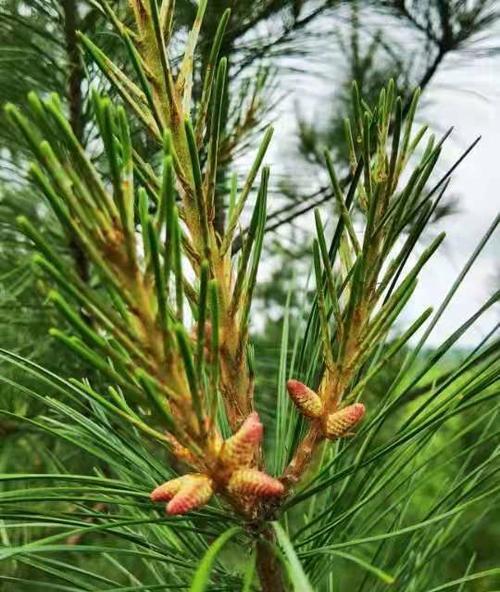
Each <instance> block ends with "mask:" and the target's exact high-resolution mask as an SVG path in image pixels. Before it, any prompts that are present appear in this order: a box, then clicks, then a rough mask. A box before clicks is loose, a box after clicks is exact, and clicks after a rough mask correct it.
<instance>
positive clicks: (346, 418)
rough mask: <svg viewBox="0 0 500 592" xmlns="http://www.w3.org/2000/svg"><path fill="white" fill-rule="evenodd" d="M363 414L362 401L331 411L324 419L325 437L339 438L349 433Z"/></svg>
mask: <svg viewBox="0 0 500 592" xmlns="http://www.w3.org/2000/svg"><path fill="white" fill-rule="evenodd" d="M364 414H365V406H364V405H363V403H354V404H353V405H348V406H347V407H344V408H343V409H339V411H336V412H335V413H332V414H331V415H329V416H328V417H327V420H326V437H327V438H330V440H335V439H336V438H341V437H342V436H345V435H347V434H348V433H349V431H350V430H351V428H353V427H354V426H355V425H356V424H357V423H359V422H360V421H361V419H362V418H363V416H364Z"/></svg>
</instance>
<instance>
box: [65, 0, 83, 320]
mask: <svg viewBox="0 0 500 592" xmlns="http://www.w3.org/2000/svg"><path fill="white" fill-rule="evenodd" d="M62 9H63V12H64V35H65V41H66V53H67V56H68V80H67V98H68V104H69V120H70V124H71V129H72V130H73V133H74V134H75V136H76V137H77V138H78V140H79V141H82V139H83V117H82V104H83V98H82V81H83V78H84V76H85V73H84V69H83V64H82V59H81V56H80V51H79V49H78V40H77V36H76V31H77V28H78V23H77V16H78V14H77V7H76V2H75V0H62ZM69 247H70V250H71V253H72V255H73V260H74V262H75V267H76V271H77V273H78V275H79V276H80V278H81V279H82V280H83V281H84V282H85V283H88V281H89V277H90V273H89V262H88V259H87V256H86V254H85V252H84V251H83V249H82V248H81V247H80V245H79V243H78V242H77V241H76V240H75V239H74V238H73V237H70V239H69ZM86 320H87V321H89V322H90V319H86Z"/></svg>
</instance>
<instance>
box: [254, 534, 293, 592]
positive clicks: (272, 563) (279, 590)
mask: <svg viewBox="0 0 500 592" xmlns="http://www.w3.org/2000/svg"><path fill="white" fill-rule="evenodd" d="M274 543H275V535H274V531H273V530H272V529H271V527H270V526H267V527H266V529H265V530H264V531H263V532H262V535H261V539H260V540H259V541H258V542H257V573H258V574H259V579H260V584H261V590H262V592H286V590H287V587H286V585H285V579H284V576H283V565H282V564H281V562H280V561H279V560H278V558H277V557H276V555H275V553H274V552H273V549H272V548H271V545H273V544H274Z"/></svg>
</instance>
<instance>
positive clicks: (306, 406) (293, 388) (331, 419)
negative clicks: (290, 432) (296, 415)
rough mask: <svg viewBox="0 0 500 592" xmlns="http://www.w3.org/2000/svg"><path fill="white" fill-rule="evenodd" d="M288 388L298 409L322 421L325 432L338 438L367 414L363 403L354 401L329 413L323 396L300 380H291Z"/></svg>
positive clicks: (326, 434)
mask: <svg viewBox="0 0 500 592" xmlns="http://www.w3.org/2000/svg"><path fill="white" fill-rule="evenodd" d="M286 386H287V390H288V394H289V395H290V398H291V399H292V401H293V402H294V403H295V405H296V407H297V409H298V410H299V411H300V413H302V415H304V416H305V417H307V418H309V419H311V420H316V421H318V422H320V423H321V427H322V431H323V434H324V435H325V436H326V437H327V438H329V439H330V440H336V439H337V438H342V437H343V436H347V435H349V434H350V431H351V429H352V428H353V427H354V426H355V425H356V424H357V423H359V422H360V421H361V419H362V418H363V416H364V414H365V406H364V405H363V403H354V404H352V405H347V406H346V407H343V408H341V409H338V410H336V411H334V412H333V413H328V412H327V411H326V410H325V405H324V402H323V401H322V399H321V397H320V396H319V395H318V394H317V393H316V392H314V391H313V390H312V389H310V388H309V387H308V386H306V385H305V384H303V383H302V382H299V381H298V380H289V381H288V382H287V385H286Z"/></svg>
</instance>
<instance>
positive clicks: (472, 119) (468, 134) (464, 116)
mask: <svg viewBox="0 0 500 592" xmlns="http://www.w3.org/2000/svg"><path fill="white" fill-rule="evenodd" d="M497 44H498V43H497ZM332 84H334V81H332V80H328V79H325V78H324V77H323V76H322V75H321V69H318V74H317V76H315V75H314V74H313V75H312V76H311V75H309V76H307V77H303V76H300V75H298V76H297V77H296V78H294V79H293V82H292V84H290V87H291V88H290V92H289V94H288V96H287V98H286V99H285V100H284V101H283V102H282V104H281V105H280V108H279V109H278V110H277V111H276V113H278V114H279V115H277V118H276V122H275V123H276V130H277V133H276V135H275V137H274V139H273V148H272V151H271V154H270V157H269V159H270V161H271V163H272V165H273V166H272V174H274V175H282V174H290V168H289V159H288V154H287V152H288V151H293V146H294V145H295V144H296V140H295V135H296V117H295V112H296V109H297V107H298V108H299V109H300V111H301V112H302V113H305V114H309V115H310V116H311V114H312V115H313V116H314V115H317V116H321V112H322V111H324V107H323V106H324V105H325V101H327V100H328V99H329V96H331V92H332ZM418 118H419V119H420V121H425V122H426V123H429V124H430V126H431V128H432V129H433V130H434V131H436V133H438V134H439V133H442V132H443V131H444V130H446V129H447V128H449V127H450V126H454V128H455V129H454V132H453V135H452V137H451V138H450V140H449V141H448V142H447V144H446V146H445V148H444V152H443V156H442V161H441V167H442V170H443V172H444V170H446V166H447V165H448V166H449V165H450V164H451V163H452V162H453V161H454V160H455V159H456V158H457V157H458V156H459V155H460V153H461V152H463V150H464V149H465V148H466V147H467V146H468V145H469V144H470V143H471V142H472V141H473V140H474V139H475V138H476V137H477V136H478V135H481V136H482V140H481V141H480V143H479V145H478V146H477V147H476V148H475V149H474V151H473V152H472V153H471V154H470V155H469V156H468V158H467V159H466V160H465V161H464V162H463V163H462V165H461V166H460V167H459V169H458V170H457V172H456V173H455V174H454V175H453V178H452V182H451V184H450V187H449V193H448V195H453V196H456V197H457V198H459V202H458V206H459V212H458V213H457V214H454V215H452V216H449V217H447V218H446V219H445V220H444V221H443V222H442V223H440V224H439V227H437V226H436V227H435V228H434V229H433V234H436V233H437V232H438V231H440V230H445V231H446V233H447V239H446V241H445V243H444V244H443V245H442V247H441V249H440V251H439V252H438V254H437V255H436V256H435V257H434V259H433V260H432V261H431V262H430V263H429V264H428V266H427V267H426V269H425V271H424V273H423V275H422V276H421V280H420V283H419V286H418V288H417V291H416V294H415V295H414V297H413V300H412V303H411V304H410V306H409V307H408V309H407V312H406V315H407V319H408V320H409V319H413V318H415V317H416V316H417V315H418V314H419V313H420V312H422V311H423V310H424V309H425V308H426V307H427V306H433V307H434V308H437V307H438V306H439V304H440V303H441V301H442V299H443V297H444V296H445V295H446V293H447V291H448V289H449V288H450V286H451V285H452V283H453V282H454V280H455V278H456V277H457V275H458V273H459V272H460V270H461V269H462V266H463V265H464V263H465V261H466V260H467V258H468V257H469V256H470V254H471V253H472V252H473V250H474V248H475V246H476V245H477V243H478V242H479V240H480V238H481V236H482V235H483V234H484V232H485V231H486V229H487V228H488V227H489V226H490V224H491V223H492V221H493V220H494V218H495V216H496V215H497V214H498V212H499V210H500V57H495V58H482V59H481V60H479V61H477V60H475V61H473V62H472V63H471V60H470V59H468V58H465V59H464V57H463V56H460V57H459V58H458V59H457V58H454V59H450V60H448V61H447V62H445V64H444V66H443V68H442V69H441V70H440V71H439V72H438V74H437V75H436V76H435V78H434V79H433V80H432V83H431V85H430V86H429V87H428V88H427V89H426V91H425V100H424V101H423V105H422V107H421V108H420V110H419V113H418ZM287 166H288V169H287ZM294 174H297V178H299V179H300V183H301V184H302V185H303V184H304V183H305V184H306V185H307V183H308V180H307V179H304V178H302V177H300V174H301V171H294ZM309 182H311V183H315V182H316V179H312V180H309ZM272 209H274V207H271V210H272ZM301 224H302V225H303V226H304V225H309V226H310V225H311V220H310V218H309V220H307V219H306V220H303V221H301ZM281 236H283V237H284V235H283V234H281ZM431 239H432V236H429V240H431ZM427 242H429V241H427ZM499 253H500V232H499V231H498V230H497V232H496V233H495V235H494V236H493V237H492V239H490V242H489V245H488V247H487V249H485V251H484V252H483V253H482V255H481V256H480V259H479V260H478V261H477V263H476V264H475V266H474V268H473V269H472V270H471V272H470V273H469V275H468V276H467V278H466V279H465V281H464V283H463V285H462V287H461V288H460V290H459V292H458V293H457V294H456V295H455V297H454V298H453V300H452V302H451V304H450V306H449V308H448V309H447V311H446V313H445V314H444V316H443V318H442V320H441V321H440V323H439V324H438V325H437V326H436V328H435V330H434V332H433V334H432V336H431V339H430V340H429V343H432V344H434V345H437V344H439V343H441V342H442V341H443V339H445V338H446V337H447V336H448V335H449V334H450V333H451V332H452V331H453V330H454V329H455V328H457V326H458V325H459V324H460V323H461V322H463V321H464V320H465V319H466V318H467V317H468V316H470V315H471V314H473V313H474V312H475V311H476V310H477V308H478V307H479V306H480V305H481V304H482V303H483V302H484V301H485V299H486V298H487V297H488V296H489V295H491V293H492V292H493V290H494V289H495V288H498V287H499V286H498V282H499V278H500V265H499ZM499 320H500V314H499V310H498V306H497V308H496V309H493V310H492V311H491V312H490V313H489V314H487V315H485V316H484V317H483V318H482V319H481V320H480V322H478V323H477V325H475V328H474V329H472V330H471V331H470V332H469V333H468V334H467V335H466V336H465V337H464V338H463V339H462V341H461V342H460V343H461V345H465V346H470V345H474V344H477V343H478V340H479V338H480V336H482V335H485V334H486V333H487V332H489V331H490V330H491V329H492V327H493V326H494V324H495V323H496V322H498V321H499Z"/></svg>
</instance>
